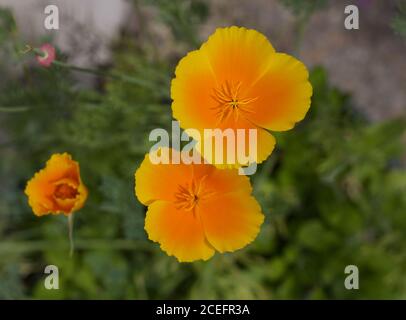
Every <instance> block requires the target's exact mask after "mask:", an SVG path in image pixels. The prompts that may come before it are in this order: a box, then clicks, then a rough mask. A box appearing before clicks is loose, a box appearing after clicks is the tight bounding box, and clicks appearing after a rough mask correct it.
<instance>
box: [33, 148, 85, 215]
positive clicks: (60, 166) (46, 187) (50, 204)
mask: <svg viewBox="0 0 406 320" xmlns="http://www.w3.org/2000/svg"><path fill="white" fill-rule="evenodd" d="M25 194H26V195H27V196H28V203H29V205H30V206H31V208H32V210H33V211H34V214H35V215H37V216H43V215H46V214H50V213H52V214H60V213H63V214H65V215H69V214H71V213H73V212H75V211H77V210H79V209H80V208H82V207H83V205H84V203H85V201H86V199H87V189H86V187H85V185H84V184H83V183H82V180H81V177H80V170H79V164H78V163H77V162H76V161H73V160H72V157H71V156H70V155H69V154H67V153H63V154H54V155H52V157H51V158H50V159H49V160H48V161H47V163H46V166H45V168H44V169H42V170H40V171H39V172H37V173H36V174H35V175H34V177H33V178H32V179H31V180H30V181H28V183H27V187H26V188H25Z"/></svg>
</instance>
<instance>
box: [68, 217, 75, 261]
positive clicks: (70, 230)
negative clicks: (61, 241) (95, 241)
mask: <svg viewBox="0 0 406 320" xmlns="http://www.w3.org/2000/svg"><path fill="white" fill-rule="evenodd" d="M68 233H69V256H70V257H73V252H74V251H75V243H74V242H73V213H71V214H70V215H69V216H68Z"/></svg>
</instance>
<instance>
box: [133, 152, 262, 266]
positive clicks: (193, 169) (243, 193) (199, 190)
mask: <svg viewBox="0 0 406 320" xmlns="http://www.w3.org/2000/svg"><path fill="white" fill-rule="evenodd" d="M169 150H170V151H171V152H177V151H174V150H172V149H169ZM168 157H173V154H171V153H169V155H168ZM168 162H170V161H168ZM251 191H252V189H251V185H250V182H249V179H248V178H247V177H246V176H241V175H238V173H237V170H236V169H226V170H220V169H217V168H216V167H214V166H212V165H210V164H188V165H187V164H184V163H181V164H171V163H169V164H162V163H161V164H153V163H152V162H151V160H150V157H149V155H148V154H147V155H146V156H145V159H144V161H143V162H142V164H141V166H140V168H139V169H138V170H137V172H136V173H135V193H136V196H137V198H138V199H139V201H140V202H141V203H143V204H144V205H147V206H149V207H148V211H147V215H146V218H145V230H146V232H147V233H148V236H149V239H151V240H152V241H155V242H158V243H159V244H160V245H161V249H162V250H163V251H165V252H166V253H167V254H168V255H170V256H175V257H176V258H177V259H178V260H179V261H180V262H191V261H195V260H199V259H203V260H207V259H209V258H210V257H212V256H213V254H214V253H215V251H216V250H217V251H218V252H221V253H223V252H227V251H235V250H237V249H240V248H243V247H245V246H246V245H247V244H248V243H250V242H251V241H253V240H254V239H255V237H256V236H257V234H258V232H259V229H260V226H261V224H262V222H263V220H264V215H263V214H262V213H261V208H260V206H259V204H258V203H257V201H256V200H255V199H254V198H253V197H252V196H251Z"/></svg>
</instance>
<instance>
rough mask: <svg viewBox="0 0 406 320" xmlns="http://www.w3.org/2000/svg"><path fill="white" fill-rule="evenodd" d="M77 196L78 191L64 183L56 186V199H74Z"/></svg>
mask: <svg viewBox="0 0 406 320" xmlns="http://www.w3.org/2000/svg"><path fill="white" fill-rule="evenodd" d="M77 195H78V191H77V190H76V189H75V188H73V187H71V186H70V185H68V184H66V183H62V184H59V185H57V186H56V188H55V191H54V196H55V197H56V198H57V199H61V200H65V199H74V198H76V196H77Z"/></svg>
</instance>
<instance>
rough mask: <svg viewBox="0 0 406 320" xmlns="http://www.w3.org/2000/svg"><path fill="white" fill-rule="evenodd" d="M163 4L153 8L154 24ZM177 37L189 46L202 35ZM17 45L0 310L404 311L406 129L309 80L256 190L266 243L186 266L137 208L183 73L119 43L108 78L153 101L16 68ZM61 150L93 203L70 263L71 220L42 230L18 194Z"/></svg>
mask: <svg viewBox="0 0 406 320" xmlns="http://www.w3.org/2000/svg"><path fill="white" fill-rule="evenodd" d="M168 2H169V1H168ZM168 2H167V1H165V3H164V2H163V1H162V2H161V1H160V2H156V3H155V5H157V6H158V10H159V12H160V11H162V10H166V9H165V8H166V7H165V6H166V5H168V4H167V3H168ZM301 2H302V1H301ZM185 3H186V2H185ZM184 10H190V11H188V12H187V13H188V14H191V15H193V14H200V13H196V11H193V10H191V6H190V5H185V9H184ZM2 12H6V11H2ZM4 16H5V17H8V18H6V19H8V20H9V22H7V23H6V25H9V26H12V25H13V22H12V21H13V20H12V19H10V17H11V15H10V14H9V13H5V14H2V15H1V17H4ZM172 16H173V19H175V20H173V22H171V23H172V25H174V23H175V22H176V21H178V20H176V19H179V18H176V15H172ZM0 19H1V21H2V22H1V23H4V20H3V18H0ZM188 19H200V18H197V17H195V18H192V17H188ZM10 21H11V22H10ZM8 23H11V24H8ZM168 23H169V22H168ZM181 25H183V26H184V28H187V27H189V26H187V23H186V24H185V23H184V22H183V23H182V22H180V21H179V26H181ZM170 29H171V30H172V34H173V36H174V37H175V38H176V41H177V42H179V43H183V44H185V46H191V47H193V46H194V44H193V41H194V40H192V38H194V37H196V36H197V35H194V36H193V37H192V38H190V37H186V38H185V37H184V34H187V33H186V32H188V31H187V30H184V32H185V33H183V31H182V30H178V31H175V30H174V29H173V28H172V27H171V28H170ZM1 30H3V29H1ZM194 32H196V30H194ZM145 41H147V40H145ZM5 44H7V45H5ZM21 46H23V45H22V44H21V43H18V40H17V37H16V35H15V32H12V33H10V32H4V33H1V36H0V52H1V53H0V55H1V57H2V59H0V72H1V74H2V77H1V78H0V90H1V95H0V181H1V182H2V183H1V184H0V239H1V241H0V297H1V298H22V297H28V298H66V299H73V298H80V299H90V298H110V299H119V298H126V299H130V298H163V299H165V298H172V299H175V298H207V299H208V298H240V299H243V298H247V299H250V298H264V299H265V298H355V299H356V298H371V297H372V298H406V281H405V280H403V279H404V277H403V275H404V273H405V272H406V270H405V269H406V263H405V262H406V261H405V260H406V255H405V252H406V235H405V232H404V230H405V227H406V215H405V212H406V198H405V194H406V173H405V170H404V166H403V164H402V163H401V162H400V160H399V159H400V155H401V154H402V152H404V148H403V145H402V143H401V142H400V139H401V136H402V134H404V132H405V121H404V120H402V119H398V120H391V121H387V122H383V123H377V124H370V123H368V122H367V121H365V120H363V117H362V115H359V114H357V113H356V112H354V108H353V107H352V105H351V99H350V97H349V96H347V95H345V94H343V93H342V92H340V91H338V90H337V89H335V88H333V87H331V86H330V85H329V81H328V76H327V74H326V73H325V71H324V70H323V69H322V68H316V69H314V70H313V71H312V72H311V81H312V85H313V87H314V97H313V102H312V107H311V108H310V113H309V115H308V116H307V117H306V120H305V121H304V122H302V123H301V124H300V125H299V126H298V127H297V128H296V129H295V130H294V131H291V132H287V133H284V134H283V135H280V136H278V137H277V139H278V146H277V150H276V151H275V153H274V154H273V155H272V156H271V157H270V159H269V160H268V161H267V162H266V163H264V164H263V165H261V166H260V167H259V168H258V170H259V172H257V174H256V175H255V178H253V179H252V183H253V186H254V192H255V194H256V197H257V198H258V200H259V201H260V204H261V206H262V209H263V212H264V213H265V214H266V216H267V217H266V220H265V223H264V226H263V228H262V231H261V233H260V235H259V237H258V238H257V239H256V241H255V242H254V243H253V244H252V245H250V246H249V247H247V248H246V249H244V250H240V251H237V252H234V253H232V254H226V255H221V256H220V255H217V256H215V257H214V258H213V259H211V260H210V261H208V262H198V263H193V264H179V263H178V262H177V261H176V259H175V258H173V257H168V256H167V255H166V254H165V253H163V252H162V251H161V250H159V248H157V246H156V245H154V244H152V243H151V242H149V241H148V240H147V237H146V235H145V232H144V230H143V224H144V215H145V208H144V207H143V206H142V205H141V204H140V203H138V202H137V200H136V199H135V197H134V195H133V190H134V186H133V181H134V180H133V173H134V171H135V169H136V168H137V167H138V166H139V163H140V161H141V160H142V159H143V157H144V155H145V153H146V152H147V150H148V149H149V147H150V143H149V142H148V134H149V132H150V130H151V129H153V128H157V127H163V128H169V127H170V125H171V123H170V121H171V111H170V101H169V80H168V79H169V78H170V77H168V75H171V73H172V72H173V69H174V67H175V65H176V63H177V59H167V58H163V57H160V56H159V55H151V54H150V51H149V50H150V47H149V46H142V44H141V43H138V42H135V41H134V39H133V38H132V37H130V36H129V35H126V34H124V35H123V36H122V37H121V38H120V39H119V40H118V41H117V42H116V43H114V45H113V51H114V52H113V53H114V57H113V61H114V65H113V66H112V67H111V68H112V69H111V70H103V71H117V72H118V71H119V72H123V73H126V74H128V75H130V76H131V75H134V76H137V75H142V77H143V78H145V79H148V81H149V82H150V83H152V84H153V87H152V90H151V88H146V87H142V86H137V85H136V84H134V83H129V82H125V81H121V80H120V79H110V78H103V77H100V78H98V84H99V85H98V88H97V89H85V88H83V87H80V86H78V85H77V82H76V81H75V80H74V78H73V75H72V73H70V72H68V70H67V69H66V68H62V67H58V66H52V67H51V68H48V69H45V68H41V67H40V66H38V65H36V64H35V61H34V59H33V57H32V56H30V57H28V56H27V55H25V56H22V55H21V54H19V55H17V54H13V55H12V54H11V53H12V52H15V49H14V48H15V47H21ZM10 48H13V50H10ZM18 51H19V50H18ZM58 56H60V55H58ZM178 58H179V57H178ZM29 60H32V61H34V63H33V64H31V63H29ZM165 90H167V91H166V92H165ZM11 108H18V109H15V110H14V111H15V112H11V111H12V109H11ZM5 109H7V112H2V111H1V110H5ZM17 110H18V111H17ZM61 151H68V152H70V153H71V154H72V155H73V156H74V157H75V159H77V161H79V162H80V163H81V175H82V177H83V179H84V181H86V183H87V187H88V189H89V191H90V192H89V198H88V201H87V203H86V206H85V207H84V208H83V209H82V210H81V212H80V213H78V215H77V216H76V226H75V247H76V252H75V254H74V256H73V258H69V244H68V242H67V234H66V222H65V219H63V217H53V218H52V219H47V218H46V217H44V218H41V219H36V218H35V217H34V216H33V215H32V213H31V210H30V208H29V207H28V205H27V203H26V198H25V196H24V193H23V191H24V188H25V182H26V181H27V179H28V178H29V177H31V176H32V173H33V172H35V171H37V170H38V169H39V168H40V167H41V166H42V163H43V162H44V161H45V160H46V159H47V158H48V157H49V156H50V155H51V154H52V153H54V152H61ZM59 218H60V219H59ZM49 264H54V265H57V266H58V267H59V269H60V290H46V289H45V288H44V285H43V280H44V274H43V271H44V268H45V266H46V265H49ZM349 264H355V265H357V266H358V267H359V270H360V281H361V282H360V289H359V290H352V291H349V290H346V289H345V288H344V284H343V283H344V277H345V274H344V268H345V266H346V265H349Z"/></svg>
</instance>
